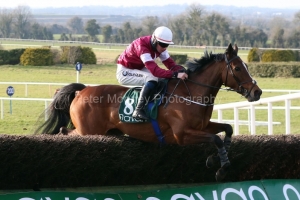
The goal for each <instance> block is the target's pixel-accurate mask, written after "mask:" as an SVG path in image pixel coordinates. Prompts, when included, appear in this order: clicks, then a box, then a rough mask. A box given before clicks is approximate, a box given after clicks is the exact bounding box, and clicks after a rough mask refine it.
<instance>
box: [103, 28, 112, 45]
mask: <svg viewBox="0 0 300 200" xmlns="http://www.w3.org/2000/svg"><path fill="white" fill-rule="evenodd" d="M111 34H112V27H111V25H105V26H103V27H102V35H103V41H102V42H104V43H108V42H110V38H111Z"/></svg>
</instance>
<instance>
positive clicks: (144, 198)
mask: <svg viewBox="0 0 300 200" xmlns="http://www.w3.org/2000/svg"><path fill="white" fill-rule="evenodd" d="M0 199H5V200H54V199H55V200H134V199H140V200H299V199H300V179H287V180H285V179H282V180H261V181H247V182H234V183H222V184H211V185H202V186H191V187H184V188H172V189H161V190H157V189H155V190H139V191H134V192H117V191H116V192H109V193H97V192H96V193H80V192H58V191H53V192H52V191H47V192H14V193H7V194H2V195H0Z"/></svg>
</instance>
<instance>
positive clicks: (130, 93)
mask: <svg viewBox="0 0 300 200" xmlns="http://www.w3.org/2000/svg"><path fill="white" fill-rule="evenodd" d="M158 83H159V84H158V86H157V87H156V92H155V94H154V98H152V100H151V101H150V102H148V105H147V106H146V108H145V111H146V114H147V116H148V117H149V118H151V119H156V118H157V113H158V106H159V105H160V104H161V100H162V98H163V95H164V94H165V92H166V88H167V87H166V85H167V80H166V81H165V80H164V81H159V82H158ZM141 89H142V87H133V88H130V89H129V90H127V92H126V93H125V94H124V96H123V97H122V100H121V103H120V107H119V118H120V120H121V122H126V123H143V122H148V120H136V119H134V118H133V117H132V113H133V111H134V110H135V108H136V106H137V103H138V99H139V96H140V91H141Z"/></svg>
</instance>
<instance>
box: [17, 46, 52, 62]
mask: <svg viewBox="0 0 300 200" xmlns="http://www.w3.org/2000/svg"><path fill="white" fill-rule="evenodd" d="M20 61H21V64H22V65H24V66H27V65H32V66H48V65H53V53H52V52H51V51H50V48H28V49H26V50H25V51H24V53H23V54H22V56H21V59H20Z"/></svg>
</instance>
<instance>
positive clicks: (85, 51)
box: [60, 46, 97, 64]
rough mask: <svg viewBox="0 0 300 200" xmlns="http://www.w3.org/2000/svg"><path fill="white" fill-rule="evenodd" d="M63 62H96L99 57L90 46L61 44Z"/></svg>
mask: <svg viewBox="0 0 300 200" xmlns="http://www.w3.org/2000/svg"><path fill="white" fill-rule="evenodd" d="M60 48H61V50H62V55H61V62H62V63H68V64H75V63H77V62H80V63H84V64H96V63H97V58H96V55H95V53H94V52H93V50H92V49H91V48H90V47H81V46H61V47H60Z"/></svg>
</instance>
